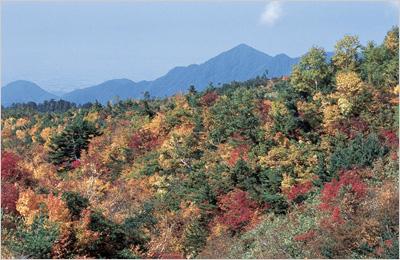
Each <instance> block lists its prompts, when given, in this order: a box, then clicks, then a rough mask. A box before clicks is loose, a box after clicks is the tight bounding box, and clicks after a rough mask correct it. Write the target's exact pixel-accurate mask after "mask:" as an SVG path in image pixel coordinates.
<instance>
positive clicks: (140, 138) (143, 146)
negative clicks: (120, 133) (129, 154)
mask: <svg viewBox="0 0 400 260" xmlns="http://www.w3.org/2000/svg"><path fill="white" fill-rule="evenodd" d="M157 145H159V140H158V138H157V136H156V135H154V134H153V133H152V132H151V131H149V130H142V131H138V132H136V133H134V134H133V135H132V137H131V140H130V141H129V144H128V146H129V148H131V149H132V150H133V152H134V154H142V153H143V152H146V151H150V150H151V149H153V148H154V147H156V146H157Z"/></svg>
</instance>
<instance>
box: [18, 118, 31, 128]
mask: <svg viewBox="0 0 400 260" xmlns="http://www.w3.org/2000/svg"><path fill="white" fill-rule="evenodd" d="M28 122H29V121H28V120H26V119H25V118H18V120H17V122H16V123H15V126H16V127H23V126H25V125H27V124H28Z"/></svg>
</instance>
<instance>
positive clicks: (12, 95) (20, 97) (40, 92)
mask: <svg viewBox="0 0 400 260" xmlns="http://www.w3.org/2000/svg"><path fill="white" fill-rule="evenodd" d="M50 99H59V97H57V96H56V95H53V94H51V93H49V92H47V91H46V90H44V89H42V88H40V87H39V86H38V85H36V84H35V83H33V82H30V81H26V80H17V81H13V82H11V83H9V84H7V85H5V86H4V87H2V88H1V104H2V105H3V106H10V105H11V104H12V103H26V102H29V101H34V102H36V103H40V102H43V101H45V100H50Z"/></svg>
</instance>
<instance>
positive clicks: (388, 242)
mask: <svg viewBox="0 0 400 260" xmlns="http://www.w3.org/2000/svg"><path fill="white" fill-rule="evenodd" d="M384 243H385V246H386V247H387V248H392V247H393V240H392V239H388V240H385V241H384Z"/></svg>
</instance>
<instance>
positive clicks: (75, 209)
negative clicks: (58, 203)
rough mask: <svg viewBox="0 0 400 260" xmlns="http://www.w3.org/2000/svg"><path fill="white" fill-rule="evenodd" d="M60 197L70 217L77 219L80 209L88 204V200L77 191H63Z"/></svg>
mask: <svg viewBox="0 0 400 260" xmlns="http://www.w3.org/2000/svg"><path fill="white" fill-rule="evenodd" d="M62 199H63V200H64V201H65V202H66V203H67V207H68V209H69V212H70V213H71V217H72V219H79V217H80V214H81V212H82V210H83V209H85V208H87V207H88V206H89V200H88V199H87V198H84V197H82V195H81V194H79V193H78V192H73V191H67V192H64V193H63V195H62Z"/></svg>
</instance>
